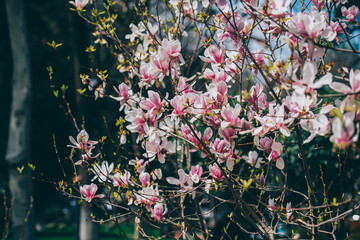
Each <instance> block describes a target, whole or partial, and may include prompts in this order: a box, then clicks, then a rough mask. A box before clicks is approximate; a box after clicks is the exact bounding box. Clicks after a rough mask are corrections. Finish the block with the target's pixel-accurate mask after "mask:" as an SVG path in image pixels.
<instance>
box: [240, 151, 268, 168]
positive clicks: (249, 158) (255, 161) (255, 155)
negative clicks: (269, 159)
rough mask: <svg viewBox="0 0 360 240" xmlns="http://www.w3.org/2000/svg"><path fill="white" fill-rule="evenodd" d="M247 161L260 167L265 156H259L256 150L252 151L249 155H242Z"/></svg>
mask: <svg viewBox="0 0 360 240" xmlns="http://www.w3.org/2000/svg"><path fill="white" fill-rule="evenodd" d="M242 158H243V159H244V160H245V161H246V162H247V163H249V164H250V165H251V166H255V168H259V167H260V166H261V163H262V159H263V158H258V153H257V152H256V151H250V152H249V155H248V156H243V157H242Z"/></svg>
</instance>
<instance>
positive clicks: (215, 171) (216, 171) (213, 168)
mask: <svg viewBox="0 0 360 240" xmlns="http://www.w3.org/2000/svg"><path fill="white" fill-rule="evenodd" d="M209 171H210V175H211V176H212V177H213V179H214V180H215V181H220V180H221V179H222V178H223V176H222V172H221V169H220V168H219V167H218V165H217V164H216V163H214V164H213V165H210V166H209Z"/></svg>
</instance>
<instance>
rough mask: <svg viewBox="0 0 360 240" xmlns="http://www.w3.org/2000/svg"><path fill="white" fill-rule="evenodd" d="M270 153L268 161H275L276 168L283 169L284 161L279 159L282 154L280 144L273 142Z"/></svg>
mask: <svg viewBox="0 0 360 240" xmlns="http://www.w3.org/2000/svg"><path fill="white" fill-rule="evenodd" d="M271 149H272V151H271V153H270V156H269V160H275V161H276V167H277V168H278V169H280V170H282V169H284V159H283V158H282V157H280V155H281V154H282V152H283V147H282V145H281V143H279V142H274V143H273V144H272V146H271Z"/></svg>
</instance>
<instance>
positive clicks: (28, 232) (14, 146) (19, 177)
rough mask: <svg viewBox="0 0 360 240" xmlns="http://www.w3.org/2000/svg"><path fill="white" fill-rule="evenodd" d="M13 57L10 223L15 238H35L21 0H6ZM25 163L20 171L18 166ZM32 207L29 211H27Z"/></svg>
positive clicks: (28, 88) (27, 71) (28, 80)
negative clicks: (11, 204)
mask: <svg viewBox="0 0 360 240" xmlns="http://www.w3.org/2000/svg"><path fill="white" fill-rule="evenodd" d="M6 10H7V18H8V24H9V33H10V42H11V51H12V59H13V74H12V105H11V110H10V111H11V113H10V124H9V125H10V126H9V138H8V145H7V152H6V157H5V158H6V161H7V162H8V166H9V189H10V193H11V195H12V197H13V198H14V206H13V209H12V227H13V235H14V239H15V240H18V239H23V240H28V239H35V228H34V219H33V214H32V212H33V211H32V210H33V209H32V204H31V201H30V198H31V195H32V181H31V179H30V171H29V170H27V169H28V167H27V166H25V165H27V163H30V118H31V115H30V113H31V78H30V61H29V49H28V45H27V36H26V27H25V15H24V3H23V1H22V0H16V1H15V0H6ZM19 166H25V170H24V171H23V173H22V174H20V173H19V171H17V167H19ZM30 210H31V213H30V214H28V213H29V211H30Z"/></svg>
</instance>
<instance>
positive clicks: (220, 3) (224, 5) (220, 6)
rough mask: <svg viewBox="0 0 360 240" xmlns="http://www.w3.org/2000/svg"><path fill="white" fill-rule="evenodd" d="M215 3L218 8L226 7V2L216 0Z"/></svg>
mask: <svg viewBox="0 0 360 240" xmlns="http://www.w3.org/2000/svg"><path fill="white" fill-rule="evenodd" d="M216 2H217V5H218V6H219V8H224V7H226V2H227V0H216Z"/></svg>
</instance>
